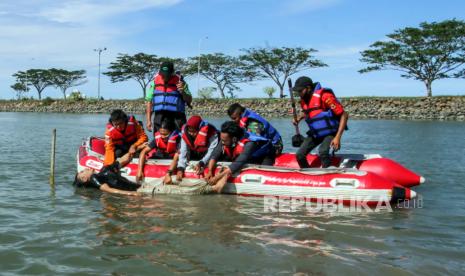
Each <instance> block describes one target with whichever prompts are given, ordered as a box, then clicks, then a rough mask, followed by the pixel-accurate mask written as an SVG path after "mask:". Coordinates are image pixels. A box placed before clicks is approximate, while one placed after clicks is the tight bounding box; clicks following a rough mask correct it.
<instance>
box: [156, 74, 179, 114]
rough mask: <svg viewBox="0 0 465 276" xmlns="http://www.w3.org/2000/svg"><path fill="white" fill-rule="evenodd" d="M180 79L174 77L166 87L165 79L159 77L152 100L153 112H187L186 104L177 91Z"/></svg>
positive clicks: (157, 77)
mask: <svg viewBox="0 0 465 276" xmlns="http://www.w3.org/2000/svg"><path fill="white" fill-rule="evenodd" d="M179 80H180V78H179V76H177V75H174V76H172V77H171V78H170V80H169V81H168V83H167V84H166V85H165V83H164V80H163V77H162V76H161V75H157V76H156V77H155V81H154V85H155V88H154V91H153V98H152V109H153V111H161V110H166V111H173V112H181V113H185V112H186V103H185V102H184V100H183V98H182V94H181V93H180V92H179V91H178V90H177V87H176V85H177V83H178V82H179Z"/></svg>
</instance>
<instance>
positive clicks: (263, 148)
mask: <svg viewBox="0 0 465 276" xmlns="http://www.w3.org/2000/svg"><path fill="white" fill-rule="evenodd" d="M244 138H245V139H247V140H249V141H252V142H258V145H259V148H258V149H257V150H256V151H255V152H254V153H253V154H252V157H253V158H260V157H264V156H266V155H268V154H269V153H270V151H271V150H272V148H273V144H272V143H271V140H270V139H267V138H265V137H262V136H259V135H256V134H254V133H250V132H246V135H245V136H244Z"/></svg>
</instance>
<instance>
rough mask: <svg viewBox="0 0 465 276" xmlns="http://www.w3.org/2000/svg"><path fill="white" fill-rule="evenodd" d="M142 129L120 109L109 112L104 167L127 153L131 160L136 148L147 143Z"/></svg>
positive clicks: (131, 117) (133, 118)
mask: <svg viewBox="0 0 465 276" xmlns="http://www.w3.org/2000/svg"><path fill="white" fill-rule="evenodd" d="M147 140H148V138H147V135H146V134H145V132H144V129H143V128H142V126H141V125H140V124H139V122H138V121H137V120H136V118H135V117H134V116H128V115H126V113H125V112H124V111H122V110H121V109H115V110H113V112H111V115H110V120H109V122H108V123H107V126H106V131H105V159H104V162H103V164H104V165H111V164H113V163H114V162H115V159H116V158H118V157H121V156H123V155H125V154H126V153H129V157H130V158H132V157H133V156H134V154H135V153H136V151H137V150H138V147H139V146H140V145H142V144H143V143H145V142H147Z"/></svg>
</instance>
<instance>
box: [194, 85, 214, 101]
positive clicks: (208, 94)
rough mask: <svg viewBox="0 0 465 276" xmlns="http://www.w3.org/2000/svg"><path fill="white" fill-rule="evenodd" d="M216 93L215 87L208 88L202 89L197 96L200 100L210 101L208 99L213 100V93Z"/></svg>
mask: <svg viewBox="0 0 465 276" xmlns="http://www.w3.org/2000/svg"><path fill="white" fill-rule="evenodd" d="M215 91H216V88H215V87H211V86H208V87H203V88H201V89H200V90H199V92H198V93H197V94H198V96H199V98H201V99H204V100H208V99H211V98H213V92H215Z"/></svg>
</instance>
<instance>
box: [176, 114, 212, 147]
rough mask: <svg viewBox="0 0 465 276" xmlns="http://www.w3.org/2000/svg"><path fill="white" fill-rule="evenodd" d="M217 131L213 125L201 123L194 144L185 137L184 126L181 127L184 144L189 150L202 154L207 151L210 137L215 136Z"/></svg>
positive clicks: (185, 130)
mask: <svg viewBox="0 0 465 276" xmlns="http://www.w3.org/2000/svg"><path fill="white" fill-rule="evenodd" d="M217 133H218V131H217V130H216V128H215V127H214V126H213V125H210V124H209V123H207V122H205V121H202V122H201V123H200V130H199V133H198V134H197V137H195V140H194V143H192V142H191V139H189V137H188V136H187V135H188V134H187V129H186V125H184V126H183V127H182V139H183V140H184V142H186V145H187V146H188V147H189V149H190V150H192V151H195V152H198V153H202V152H206V151H207V150H208V146H209V144H208V141H209V140H210V138H211V137H212V136H214V135H215V134H217Z"/></svg>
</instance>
